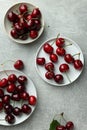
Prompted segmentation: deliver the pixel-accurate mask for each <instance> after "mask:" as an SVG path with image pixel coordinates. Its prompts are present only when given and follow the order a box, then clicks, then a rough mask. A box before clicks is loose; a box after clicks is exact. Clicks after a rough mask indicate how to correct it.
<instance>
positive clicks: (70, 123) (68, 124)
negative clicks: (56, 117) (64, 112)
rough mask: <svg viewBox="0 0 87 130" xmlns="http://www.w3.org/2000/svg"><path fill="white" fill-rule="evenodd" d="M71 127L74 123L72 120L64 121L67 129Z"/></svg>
mask: <svg viewBox="0 0 87 130" xmlns="http://www.w3.org/2000/svg"><path fill="white" fill-rule="evenodd" d="M73 128H74V123H73V122H72V121H68V122H67V123H66V129H67V130H73Z"/></svg>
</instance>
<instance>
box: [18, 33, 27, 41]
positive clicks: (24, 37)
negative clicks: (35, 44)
mask: <svg viewBox="0 0 87 130" xmlns="http://www.w3.org/2000/svg"><path fill="white" fill-rule="evenodd" d="M19 38H20V39H21V40H26V39H28V34H27V33H26V34H23V35H21V36H20V37H19Z"/></svg>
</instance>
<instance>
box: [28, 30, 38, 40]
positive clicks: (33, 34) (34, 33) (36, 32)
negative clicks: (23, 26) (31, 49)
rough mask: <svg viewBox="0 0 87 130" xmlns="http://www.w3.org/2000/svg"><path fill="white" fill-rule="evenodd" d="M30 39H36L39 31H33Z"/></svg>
mask: <svg viewBox="0 0 87 130" xmlns="http://www.w3.org/2000/svg"><path fill="white" fill-rule="evenodd" d="M29 36H30V38H32V39H34V38H36V37H37V36H38V31H36V30H31V31H30V34H29Z"/></svg>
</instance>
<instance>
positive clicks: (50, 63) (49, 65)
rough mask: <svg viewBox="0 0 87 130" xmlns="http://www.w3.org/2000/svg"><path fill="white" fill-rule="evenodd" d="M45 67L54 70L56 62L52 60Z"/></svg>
mask: <svg viewBox="0 0 87 130" xmlns="http://www.w3.org/2000/svg"><path fill="white" fill-rule="evenodd" d="M45 69H46V70H48V71H53V70H54V64H53V63H52V62H48V63H46V64H45Z"/></svg>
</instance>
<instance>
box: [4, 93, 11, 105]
mask: <svg viewBox="0 0 87 130" xmlns="http://www.w3.org/2000/svg"><path fill="white" fill-rule="evenodd" d="M2 102H3V104H9V103H10V95H8V94H6V95H4V97H3V98H2Z"/></svg>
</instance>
